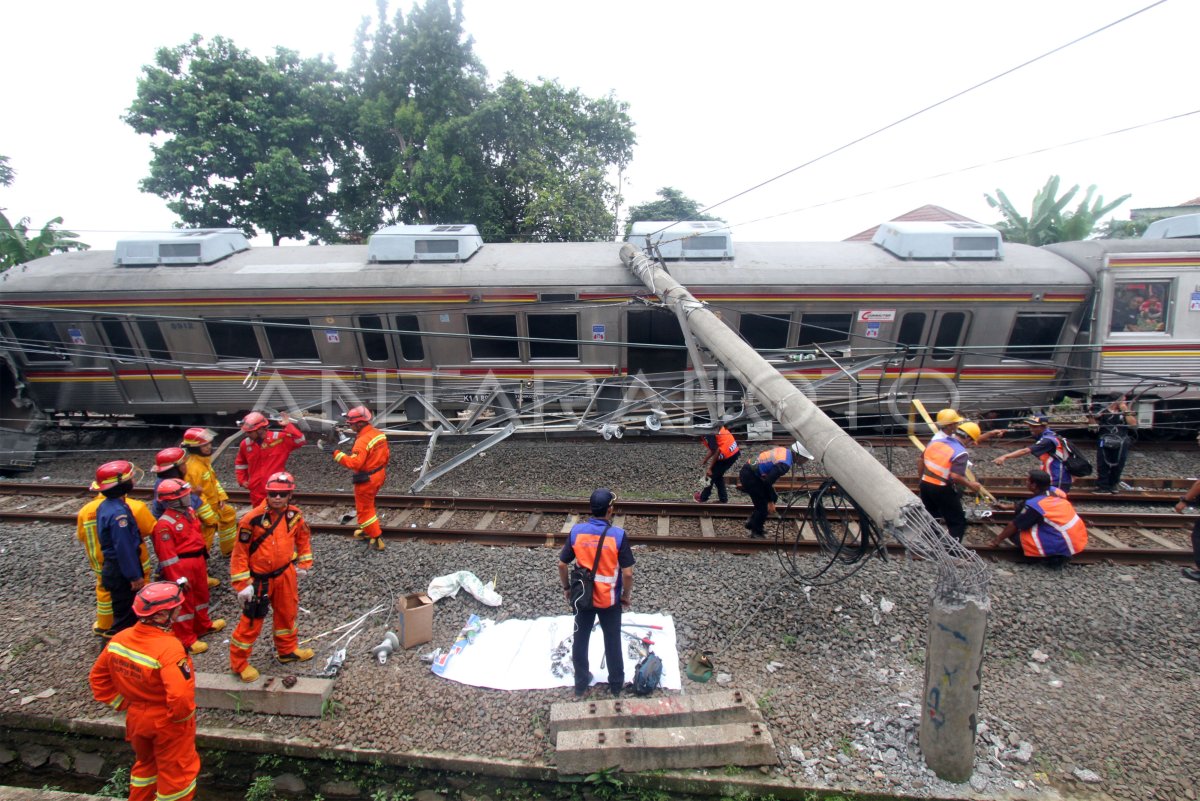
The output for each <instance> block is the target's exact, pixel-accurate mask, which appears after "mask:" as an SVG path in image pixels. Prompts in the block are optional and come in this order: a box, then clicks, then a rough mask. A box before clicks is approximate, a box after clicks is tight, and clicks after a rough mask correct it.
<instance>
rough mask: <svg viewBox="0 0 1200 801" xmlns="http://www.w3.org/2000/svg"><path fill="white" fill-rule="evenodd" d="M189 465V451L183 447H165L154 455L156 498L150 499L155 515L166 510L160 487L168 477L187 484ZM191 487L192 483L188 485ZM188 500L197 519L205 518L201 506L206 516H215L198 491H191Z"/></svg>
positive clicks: (152, 468)
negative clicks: (161, 498)
mask: <svg viewBox="0 0 1200 801" xmlns="http://www.w3.org/2000/svg"><path fill="white" fill-rule="evenodd" d="M186 467H187V451H185V450H184V449H183V448H163V449H162V450H161V451H159V452H158V453H157V454H156V455H155V457H154V467H151V468H150V470H151V472H153V473H154V500H152V501H150V511H151V512H153V513H154V516H155V517H162V513H163V512H164V511H166V508H167V507H165V506H163V505H162V504H161V503H159V502H158V487H159V485H161V484H162V483H163V482H164V481H166V480H167V479H168V478H177V479H179V480H180V481H182V482H183V483H185V484H187V479H185V478H184V477H183V473H184V469H185V468H186ZM188 486H189V488H190V486H191V485H190V484H189V485H188ZM188 501H189V502H190V503H191V505H192V509H194V510H195V511H196V519H198V520H201V519H205V518H202V517H201V511H200V510H201V508H202V507H203V509H204V515H205V517H212V518H215V515H216V513H215V512H213V511H212V507H210V506H209V505H208V504H206V503H204V501H202V500H201V499H200V495H199V494H198V493H195V492H193V493H190V494H189V495H188Z"/></svg>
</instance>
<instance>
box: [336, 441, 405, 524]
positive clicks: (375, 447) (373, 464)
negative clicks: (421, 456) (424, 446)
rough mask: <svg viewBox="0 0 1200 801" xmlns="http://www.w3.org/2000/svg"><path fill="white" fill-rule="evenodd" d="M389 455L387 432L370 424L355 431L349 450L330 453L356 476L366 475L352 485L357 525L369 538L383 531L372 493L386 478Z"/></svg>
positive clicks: (375, 491) (377, 491)
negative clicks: (382, 431)
mask: <svg viewBox="0 0 1200 801" xmlns="http://www.w3.org/2000/svg"><path fill="white" fill-rule="evenodd" d="M389 456H391V451H390V450H389V449H388V442H387V436H385V435H384V434H381V433H380V432H379V429H377V428H375V427H374V426H372V425H370V424H367V425H365V426H363V427H362V430H361V431H359V432H358V435H357V436H356V437H355V438H354V447H353V448H352V449H351V450H350V453H342V452H341V451H334V453H333V461H335V462H337V463H338V464H340V465H341V466H342V467H345V468H346V469H348V470H353V471H354V473H355V475H356V476H361V475H365V476H366V477H367V478H366V480H365V481H362V482H359V483H356V484H355V485H354V509H355V511H356V512H357V513H358V527H359V528H361V529H362V530H363V533H364V534H366V535H367V536H368V537H370V538H371V539H375V538H376V537H378V536H380V535H381V534H383V529H382V528H381V527H380V525H379V515H378V514H376V512H375V496H376V495H378V494H379V488H380V487H382V486H383V482H384V480H385V479H386V478H387V469H386V468H387V463H388V457H389Z"/></svg>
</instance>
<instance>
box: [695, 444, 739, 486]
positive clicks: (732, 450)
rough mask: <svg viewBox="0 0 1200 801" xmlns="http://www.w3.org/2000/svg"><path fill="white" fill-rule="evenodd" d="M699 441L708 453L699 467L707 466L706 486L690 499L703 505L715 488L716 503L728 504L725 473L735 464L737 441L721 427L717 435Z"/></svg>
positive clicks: (737, 454)
mask: <svg viewBox="0 0 1200 801" xmlns="http://www.w3.org/2000/svg"><path fill="white" fill-rule="evenodd" d="M700 441H701V442H703V443H704V447H705V449H706V450H707V451H708V453H707V455H705V457H704V461H703V462H701V463H700V466H701V467H706V466H707V470H706V473H707V475H708V484H707V485H706V486H705V487H704V489H702V490H700V491H699V492H697V493H695V494H694V495H692V497H693V498H694V499H695V500H696V502H697V503H704V502H706V501H707V500H708V498H709V496H710V495H712V491H713V487H716V489H717V503H729V491H728V490H727V489H726V488H725V473H727V472H728V471H729V468H731V467H733V466H734V465H735V464H737V460H738V456H739V455H740V454H739V452H738V444H737V440H736V439H734V438H733V434H731V433H729V429H728V428H726V427H725V426H721V428H720V430H719V431H717V433H715V434H704V435H703V436H701V437H700ZM710 463H711V464H710Z"/></svg>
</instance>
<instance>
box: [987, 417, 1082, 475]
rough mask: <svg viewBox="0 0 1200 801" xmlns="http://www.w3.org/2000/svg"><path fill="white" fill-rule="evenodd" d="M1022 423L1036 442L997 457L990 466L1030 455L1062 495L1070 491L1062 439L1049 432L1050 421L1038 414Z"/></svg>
mask: <svg viewBox="0 0 1200 801" xmlns="http://www.w3.org/2000/svg"><path fill="white" fill-rule="evenodd" d="M1024 423H1025V424H1026V425H1027V426H1029V433H1030V434H1031V435H1032V436H1033V438H1034V439H1035V440H1036V442H1034V443H1033V444H1032V445H1030V446H1029V447H1028V448H1019V449H1018V450H1015V451H1013V452H1012V453H1006V454H1004V455H1003V456H997V457H996V458H995V459H993V460H992V464H995V465H1002V464H1004V463H1005V462H1007V461H1008V460H1009V459H1012V458H1014V457H1016V456H1024V455H1025V454H1030V455H1032V456H1036V457H1037V459H1038V461H1040V462H1041V463H1042V470H1043V471H1044V472H1045V473H1047V474H1048V475H1049V476H1050V482H1051V484H1053V485H1054V486H1055V487H1057V488H1058V489H1060V490H1062V491H1063V492H1064V493H1067V492H1070V491H1071V474H1070V473H1068V472H1067V467H1066V465H1065V464H1064V462H1065V461H1066V459H1067V453H1066V448H1064V447H1063V444H1062V438H1061V437H1059V436H1058V434H1056V433H1054V432H1053V431H1051V430H1050V420H1049V419H1048V418H1046V417H1044V416H1042V415H1040V414H1035V415H1030V416H1029V417H1026V418H1025V420H1024Z"/></svg>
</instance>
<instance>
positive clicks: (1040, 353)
mask: <svg viewBox="0 0 1200 801" xmlns="http://www.w3.org/2000/svg"><path fill="white" fill-rule="evenodd" d="M1066 322H1067V315H1065V314H1018V315H1017V322H1016V324H1015V325H1014V326H1013V330H1012V334H1011V335H1010V336H1009V338H1008V346H1007V347H1005V349H1004V356H1005V357H1006V358H1009V359H1043V360H1044V359H1052V358H1054V348H1055V346H1057V345H1058V338H1059V337H1060V336H1062V330H1063V326H1064V325H1066Z"/></svg>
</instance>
